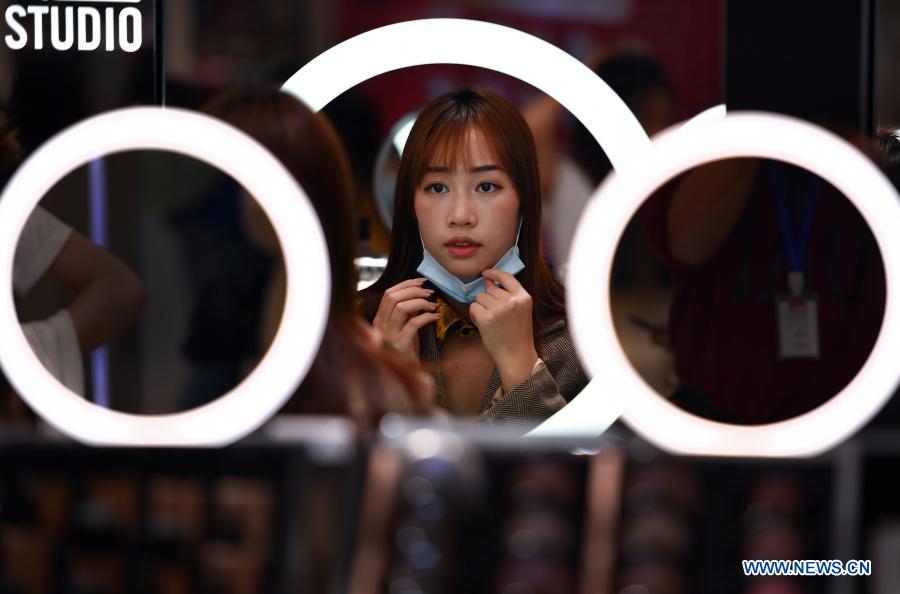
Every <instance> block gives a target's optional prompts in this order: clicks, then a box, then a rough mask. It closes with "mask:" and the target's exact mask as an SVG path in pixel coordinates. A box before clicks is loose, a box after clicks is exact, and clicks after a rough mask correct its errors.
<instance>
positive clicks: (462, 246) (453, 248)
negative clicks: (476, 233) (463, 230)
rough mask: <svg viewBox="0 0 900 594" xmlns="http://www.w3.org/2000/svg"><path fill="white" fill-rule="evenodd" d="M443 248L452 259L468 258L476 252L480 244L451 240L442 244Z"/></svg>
mask: <svg viewBox="0 0 900 594" xmlns="http://www.w3.org/2000/svg"><path fill="white" fill-rule="evenodd" d="M444 247H446V248H447V251H448V252H449V253H450V255H451V256H453V257H454V258H470V257H472V256H474V255H475V253H476V252H478V248H480V247H481V244H480V243H477V242H475V241H471V240H462V239H459V240H455V239H451V240H450V241H448V242H447V243H445V244H444Z"/></svg>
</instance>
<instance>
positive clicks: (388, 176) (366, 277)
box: [355, 110, 418, 291]
mask: <svg viewBox="0 0 900 594" xmlns="http://www.w3.org/2000/svg"><path fill="white" fill-rule="evenodd" d="M416 115H418V110H416V111H412V112H410V113H408V114H406V115H404V116H403V117H402V118H400V119H399V120H398V121H397V122H396V123H395V124H394V125H393V126H392V127H391V129H390V131H389V132H388V134H387V136H386V137H385V138H384V140H383V141H382V142H381V146H380V147H379V148H378V154H377V155H376V157H375V167H374V170H373V172H372V188H373V190H372V191H373V197H374V201H375V210H376V212H377V213H378V217H379V219H380V220H381V224H383V225H384V227H385V228H386V229H387V230H388V231H390V230H391V218H392V217H393V216H394V189H395V187H396V185H397V172H398V171H399V169H400V157H401V155H403V147H404V146H405V145H406V139H407V138H408V137H409V132H410V130H412V126H413V124H414V123H415V122H416ZM366 247H367V248H369V253H361V254H359V256H358V257H357V258H356V260H355V264H356V271H357V274H358V275H359V282H358V285H357V288H358V289H359V290H360V291H361V290H363V289H365V288H367V287H370V286H372V285H373V284H374V283H375V281H377V280H378V279H379V278H380V277H381V273H382V272H384V268H385V266H387V258H385V257H384V254H378V253H374V252H372V251H371V245H369V246H366Z"/></svg>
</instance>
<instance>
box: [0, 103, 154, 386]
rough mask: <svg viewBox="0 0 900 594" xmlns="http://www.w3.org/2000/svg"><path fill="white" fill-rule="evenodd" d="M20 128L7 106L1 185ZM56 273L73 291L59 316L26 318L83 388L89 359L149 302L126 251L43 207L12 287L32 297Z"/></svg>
mask: <svg viewBox="0 0 900 594" xmlns="http://www.w3.org/2000/svg"><path fill="white" fill-rule="evenodd" d="M23 155H24V151H23V149H22V146H21V145H20V143H19V142H18V139H17V134H16V131H15V130H14V129H13V128H12V127H11V126H10V124H9V122H8V120H7V119H6V116H5V115H4V114H2V113H0V188H5V186H6V184H7V182H8V181H9V180H10V179H11V178H12V174H13V172H14V171H15V169H16V168H17V167H18V165H19V163H20V162H21V160H22V157H23ZM47 275H49V276H50V277H52V278H54V279H55V280H57V281H59V282H60V283H62V285H63V286H65V287H66V288H68V289H70V290H71V291H72V292H73V293H74V297H73V298H72V299H71V301H70V302H69V305H68V306H67V307H66V308H64V309H62V310H60V311H58V312H56V313H55V314H53V315H52V316H50V317H48V318H46V319H43V320H37V321H29V322H27V323H25V324H23V326H22V329H23V331H24V333H25V337H26V338H27V339H28V342H29V344H30V345H31V347H32V349H33V350H34V352H35V354H36V355H37V357H38V359H40V361H41V363H43V364H44V366H45V367H46V368H47V370H48V371H50V373H52V374H53V375H54V377H56V379H58V380H59V381H60V382H61V383H62V384H63V385H65V386H66V387H67V388H69V389H70V390H72V391H73V392H75V393H77V394H80V395H84V372H83V359H84V357H86V356H87V355H88V354H90V353H91V352H92V351H93V350H94V349H96V348H98V347H99V346H101V345H103V344H105V343H107V342H109V341H110V340H112V339H113V338H114V337H115V336H117V335H118V334H120V333H121V332H122V331H123V330H125V329H126V328H127V327H128V326H130V325H131V324H132V323H133V322H134V321H135V320H136V319H137V317H138V315H139V314H140V312H141V310H142V309H143V307H144V303H145V302H146V297H147V296H146V290H145V288H144V284H143V283H142V282H141V280H140V278H138V276H137V275H136V274H135V273H134V272H133V271H132V270H131V269H130V268H129V267H128V266H127V265H126V264H125V263H124V262H122V261H121V260H120V259H119V258H117V257H116V256H114V255H112V254H110V253H109V252H108V251H106V250H104V249H103V248H101V247H99V246H97V245H95V244H94V243H92V242H91V241H90V240H89V239H88V238H87V237H85V236H84V235H82V234H81V233H79V232H77V231H75V230H73V229H72V228H71V227H70V226H68V225H67V224H65V223H64V222H62V221H60V220H59V219H57V218H56V217H54V216H53V215H51V214H50V213H49V212H47V211H46V210H44V209H43V208H41V207H37V208H36V209H35V210H34V211H33V213H32V214H31V216H30V218H29V219H28V222H27V223H26V225H25V227H24V229H23V230H22V234H21V236H20V237H19V242H18V245H17V247H16V254H15V259H14V261H13V289H14V291H15V294H16V296H17V297H18V298H20V299H22V298H25V297H27V294H28V292H29V291H30V290H31V289H32V287H34V285H35V284H36V283H37V282H38V280H40V279H41V278H43V277H44V276H47Z"/></svg>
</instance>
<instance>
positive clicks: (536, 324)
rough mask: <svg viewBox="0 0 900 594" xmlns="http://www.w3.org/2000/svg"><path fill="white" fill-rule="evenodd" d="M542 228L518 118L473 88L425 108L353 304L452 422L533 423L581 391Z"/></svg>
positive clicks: (530, 150)
mask: <svg viewBox="0 0 900 594" xmlns="http://www.w3.org/2000/svg"><path fill="white" fill-rule="evenodd" d="M540 227H541V191H540V182H539V177H538V166H537V157H536V153H535V146H534V140H533V138H532V136H531V132H530V130H529V129H528V125H527V124H526V123H525V120H524V119H523V118H522V116H521V114H520V113H519V112H518V111H516V109H515V108H514V107H513V106H512V105H511V104H510V103H509V102H508V101H506V100H505V99H503V98H502V97H500V96H499V95H497V94H496V93H493V92H491V91H487V90H482V89H462V90H458V91H454V92H450V93H447V94H445V95H442V96H440V97H438V98H437V99H435V100H433V101H432V102H431V103H429V104H428V105H427V106H425V108H424V109H423V111H422V112H421V114H420V115H419V116H418V118H417V119H416V122H415V125H414V126H413V128H412V130H411V132H410V135H409V139H408V140H407V143H406V146H405V149H404V151H403V157H402V159H401V163H400V170H399V173H398V176H397V186H396V193H395V199H394V212H393V225H392V235H391V249H390V253H389V255H388V264H387V268H386V269H385V271H384V273H383V274H382V276H381V278H380V279H379V280H378V281H377V282H376V283H375V284H374V285H372V286H371V287H369V288H368V289H366V290H364V291H363V292H362V296H363V304H362V306H363V312H364V315H365V316H366V317H367V318H368V319H370V320H372V324H373V326H374V327H375V329H376V330H378V331H379V332H380V333H381V334H382V335H383V336H384V339H385V341H386V342H387V343H388V344H390V345H392V346H393V347H394V348H395V349H396V350H397V351H398V352H400V353H403V354H404V355H406V356H407V357H409V358H410V359H413V360H418V361H422V362H424V363H425V364H426V365H427V366H428V367H429V368H430V371H431V374H432V376H433V377H434V379H435V382H436V384H437V393H438V404H439V405H440V406H441V407H443V408H445V409H448V410H449V411H450V412H451V413H452V414H455V415H462V416H479V417H480V418H481V419H483V420H486V421H489V422H493V421H497V420H502V421H506V422H517V423H533V422H535V421H539V420H542V419H544V418H547V417H549V416H550V415H552V414H553V413H555V412H556V411H558V410H559V409H560V408H562V407H563V406H564V405H565V404H566V402H568V401H569V400H570V399H571V398H573V397H574V396H575V395H576V394H578V392H579V391H580V390H581V388H582V387H583V386H584V385H585V384H586V383H587V378H586V377H585V374H584V372H583V371H582V369H581V367H580V366H579V364H578V360H577V357H576V356H575V350H574V348H573V345H572V341H571V337H570V336H569V332H568V328H567V326H566V319H565V301H564V295H563V288H562V286H561V285H560V284H559V283H558V282H557V281H556V279H555V278H553V275H552V274H551V272H550V270H549V269H548V268H547V266H546V263H545V261H544V258H543V255H542V253H541V243H540V242H541V240H540Z"/></svg>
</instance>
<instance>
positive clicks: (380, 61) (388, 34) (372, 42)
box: [282, 19, 650, 169]
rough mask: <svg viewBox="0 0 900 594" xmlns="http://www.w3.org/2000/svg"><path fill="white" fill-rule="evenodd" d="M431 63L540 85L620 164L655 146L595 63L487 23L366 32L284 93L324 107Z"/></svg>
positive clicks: (436, 22)
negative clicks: (365, 85) (372, 82)
mask: <svg viewBox="0 0 900 594" xmlns="http://www.w3.org/2000/svg"><path fill="white" fill-rule="evenodd" d="M463 39H464V40H465V42H464V43H461V42H460V40H463ZM441 40H446V42H442V41H441ZM425 64H460V65H465V66H475V67H479V68H487V69H489V70H495V71H497V72H500V73H503V74H506V75H508V76H512V77H514V78H518V79H519V80H521V81H523V82H526V83H528V84H530V85H532V86H533V87H536V88H537V89H539V90H541V91H543V92H544V93H546V94H547V95H550V96H551V97H553V98H554V99H555V100H556V101H557V102H559V104H560V105H562V106H563V107H564V108H566V109H567V110H569V112H571V113H572V115H573V116H575V117H576V118H578V120H579V121H580V122H581V123H582V124H583V125H584V127H585V128H587V130H588V132H590V133H591V135H592V136H593V137H594V138H595V139H596V140H597V142H598V143H599V144H600V146H602V147H603V151H604V152H605V153H606V155H607V156H608V157H609V160H610V162H611V163H612V164H613V166H614V167H615V168H616V169H622V168H625V167H628V166H630V165H632V164H636V165H639V164H640V162H639V159H638V157H639V155H640V154H641V153H643V152H644V151H646V150H647V148H648V147H649V144H650V140H649V139H648V138H647V133H646V132H644V129H643V128H642V127H641V125H640V123H639V122H638V121H637V118H635V116H634V114H633V113H632V112H631V110H630V109H628V106H627V105H625V102H624V101H622V99H620V98H619V96H618V95H616V94H615V92H613V90H612V89H610V88H609V85H607V84H606V83H605V82H603V80H601V79H600V77H598V76H597V75H596V74H594V72H593V71H591V69H590V68H588V67H587V66H585V65H584V64H582V63H581V62H580V61H578V60H577V59H576V58H574V57H573V56H571V55H569V54H567V53H566V52H564V51H562V50H561V49H559V48H558V47H556V46H554V45H552V44H550V43H547V42H546V41H544V40H542V39H538V38H537V37H534V36H533V35H529V34H528V33H523V32H522V31H518V30H516V29H511V28H509V27H504V26H502V25H497V24H494V23H486V22H483V21H473V20H468V19H423V20H417V21H407V22H403V23H396V24H393V25H387V26H385V27H380V28H378V29H372V30H371V31H366V32H365V33H361V34H359V35H357V36H356V37H352V38H350V39H348V40H346V41H344V42H342V43H339V44H338V45H336V46H334V47H332V48H330V49H328V50H326V51H325V52H323V53H322V54H320V55H319V56H317V57H316V58H314V59H313V60H312V61H310V62H309V63H307V64H306V65H305V66H303V67H302V68H301V69H300V70H298V71H297V72H296V73H295V74H294V75H293V76H292V77H290V78H289V79H288V80H287V82H285V83H284V86H283V87H282V90H284V91H286V92H288V93H291V94H292V95H294V96H296V97H297V98H299V99H300V100H301V101H303V102H304V103H306V104H307V105H308V106H309V107H310V108H311V109H312V110H313V111H318V110H320V109H322V108H323V107H325V106H326V105H327V104H328V103H329V102H330V101H331V100H333V99H335V98H336V97H338V96H339V95H340V94H341V93H343V92H345V91H346V90H348V89H350V88H351V87H354V86H356V85H358V84H359V83H361V82H364V81H366V80H369V79H370V78H373V77H375V76H378V75H380V74H384V73H386V72H390V71H392V70H399V69H401V68H409V67H412V66H422V65H425Z"/></svg>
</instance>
